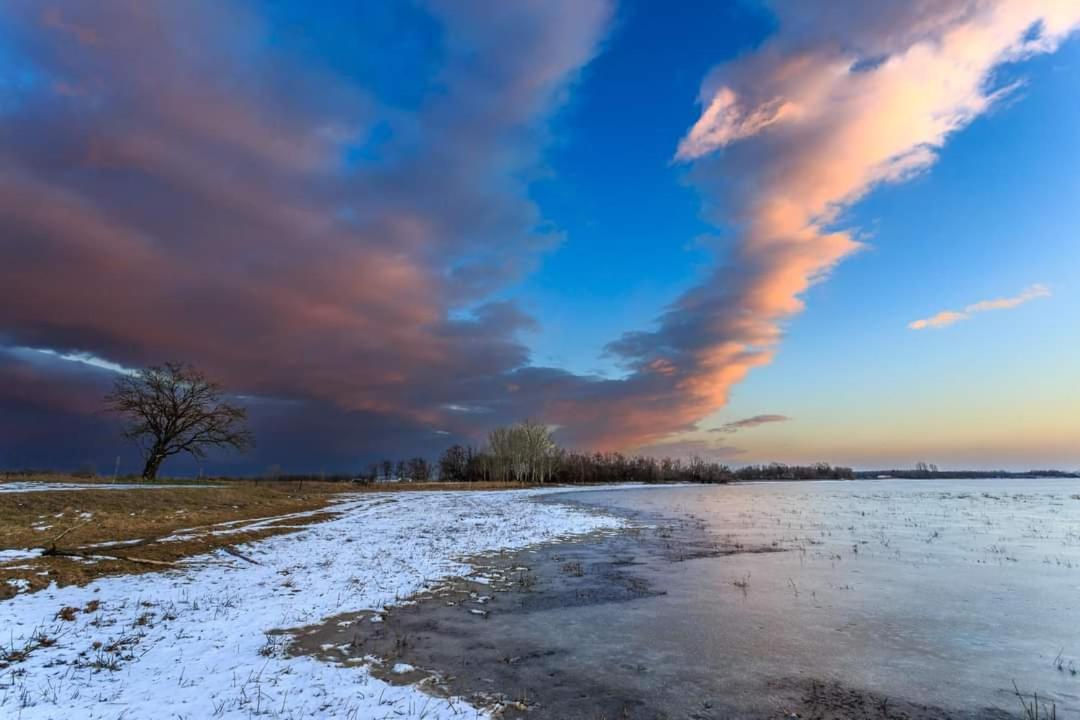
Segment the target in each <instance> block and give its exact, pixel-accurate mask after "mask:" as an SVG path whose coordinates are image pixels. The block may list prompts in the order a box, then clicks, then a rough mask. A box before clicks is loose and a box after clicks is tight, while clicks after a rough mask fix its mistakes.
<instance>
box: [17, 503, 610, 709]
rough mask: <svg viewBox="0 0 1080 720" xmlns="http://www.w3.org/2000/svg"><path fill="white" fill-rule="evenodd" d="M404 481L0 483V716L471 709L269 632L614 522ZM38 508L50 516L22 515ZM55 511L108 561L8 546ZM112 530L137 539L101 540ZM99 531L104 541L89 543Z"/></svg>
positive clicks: (52, 534) (405, 592)
mask: <svg viewBox="0 0 1080 720" xmlns="http://www.w3.org/2000/svg"><path fill="white" fill-rule="evenodd" d="M410 490H414V491H402V489H401V488H397V489H396V491H386V489H385V488H384V487H382V486H379V487H377V488H350V487H348V486H345V487H330V488H327V487H322V486H309V484H308V483H305V484H304V487H303V489H302V491H301V489H299V488H296V487H291V488H290V487H284V486H282V487H278V486H267V485H262V484H259V485H254V484H253V485H251V486H233V485H230V486H228V487H224V488H218V487H211V488H206V487H183V488H175V487H164V488H162V487H155V488H153V489H149V488H148V489H117V490H107V489H85V490H67V491H60V492H25V491H24V492H15V493H0V507H2V508H3V523H4V525H3V527H4V538H5V539H4V546H5V548H7V551H6V552H8V555H7V556H5V557H6V561H5V562H3V565H4V567H5V568H6V570H5V572H11V573H14V572H18V573H21V574H19V575H17V576H14V577H12V578H11V579H10V580H9V581H8V582H7V583H5V584H6V585H8V586H9V587H11V588H12V589H14V590H16V591H17V593H16V594H15V595H14V596H13V597H9V598H7V599H6V600H3V601H0V627H3V628H4V630H5V632H4V637H3V638H2V639H0V716H4V717H21V718H27V719H29V718H56V717H79V718H110V719H113V718H117V717H123V718H125V719H126V720H133V719H135V718H158V717H180V718H209V717H249V716H253V715H261V716H267V717H279V718H300V717H341V718H354V719H360V718H376V717H378V718H381V717H394V718H398V717H416V718H429V719H430V718H442V717H459V718H460V717H470V718H471V717H477V716H478V713H479V712H480V710H479V709H478V708H474V707H472V706H470V705H468V704H467V703H464V702H461V701H459V700H456V699H455V698H446V697H434V696H431V695H428V694H425V693H424V692H423V691H422V690H421V689H418V688H415V687H412V686H400V687H399V686H395V685H392V684H390V683H386V682H383V681H382V680H379V679H378V678H377V677H375V675H374V674H373V673H372V672H371V670H370V668H369V667H368V666H369V664H370V662H371V661H365V662H363V663H342V664H337V665H335V664H331V663H325V662H321V661H319V660H316V659H313V658H309V657H293V656H290V655H288V654H287V653H286V652H285V645H286V641H285V638H284V636H281V635H278V634H276V633H274V632H273V631H275V630H279V629H288V628H297V627H302V626H306V625H311V624H314V623H316V622H318V621H321V620H322V619H324V618H326V617H330V616H332V615H337V614H341V613H344V612H355V611H359V610H374V611H376V612H378V611H380V610H381V609H383V608H384V607H386V606H388V605H393V604H396V603H400V602H401V601H403V600H404V599H406V598H408V597H409V596H411V595H412V594H414V593H416V592H419V591H422V590H424V589H425V588H429V587H432V586H433V585H434V584H435V583H437V582H439V581H440V580H441V579H442V578H447V577H454V576H459V575H462V574H468V573H469V572H471V568H470V567H469V566H468V565H467V564H464V563H463V562H462V558H464V557H466V556H475V555H478V554H482V553H486V552H493V551H498V550H501V549H504V548H520V547H525V546H527V545H530V544H533V543H537V542H543V541H548V540H551V539H554V538H558V537H564V536H569V535H579V534H585V533H590V532H594V531H597V530H603V529H608V528H614V527H617V526H618V521H616V520H614V519H613V518H610V517H607V516H604V515H599V514H593V513H587V512H583V511H579V510H572V509H570V508H568V507H566V506H562V505H555V504H548V503H543V504H540V503H534V502H532V501H531V499H532V497H533V496H534V495H536V494H537V493H540V492H545V491H542V490H518V491H514V492H484V491H472V490H469V491H461V492H445V491H439V492H431V491H427V490H424V489H417V488H415V487H413V488H410ZM440 490H441V489H440ZM180 511H182V512H180ZM61 513H62V515H61ZM57 515H60V516H59V517H57ZM87 515H89V516H90V517H87ZM42 516H44V517H42ZM238 520H239V522H237V521H238ZM42 523H44V524H48V525H52V526H53V527H50V528H48V529H47V530H36V529H34V528H33V525H39V524H42ZM70 527H74V528H76V529H74V530H71V532H69V533H68V534H67V535H66V536H64V537H63V538H60V540H59V541H58V542H57V546H58V547H61V548H89V549H88V550H87V552H89V553H92V554H100V555H102V556H104V555H106V554H109V553H111V554H113V557H114V559H109V560H104V559H102V560H98V559H96V557H71V556H66V555H59V556H41V557H37V556H32V557H22V558H19V557H17V554H18V553H22V554H23V555H24V556H25V555H29V554H31V553H29V552H28V550H29V548H32V547H38V548H42V547H45V548H48V547H49V542H50V541H51V540H52V539H54V538H57V537H59V535H60V534H61V533H63V532H65V531H67V530H68V529H69V528H70ZM77 533H80V534H77ZM150 538H153V540H152V541H150V542H145V541H147V540H148V539H150ZM125 540H127V541H130V540H139V543H130V542H129V543H128V544H127V545H118V544H116V543H118V542H123V541H125ZM99 543H113V544H112V545H108V546H105V547H101V546H98V547H96V548H91V547H90V546H91V545H97V544H99ZM11 551H15V552H11ZM121 555H123V556H124V557H125V558H127V559H115V558H116V557H119V556H121ZM148 560H153V561H154V562H145V561H148ZM159 563H165V564H159ZM13 566H14V567H13ZM34 568H38V569H34ZM46 571H48V572H49V573H50V575H48V576H38V575H35V573H37V572H46ZM148 571H149V572H148ZM30 578H34V579H36V578H43V579H44V581H46V582H52V581H54V580H55V581H56V584H55V585H51V586H48V587H45V588H42V589H35V588H40V587H41V583H42V581H41V580H39V581H37V583H36V584H34V585H32V586H27V585H26V582H27V581H28V579H30ZM65 582H66V583H69V584H63V583H65Z"/></svg>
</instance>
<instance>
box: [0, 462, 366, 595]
mask: <svg viewBox="0 0 1080 720" xmlns="http://www.w3.org/2000/svg"><path fill="white" fill-rule="evenodd" d="M57 479H60V478H57ZM63 480H64V481H68V482H70V481H72V480H73V479H72V478H63ZM352 489H355V488H353V487H352V486H351V485H336V484H330V483H304V485H303V490H302V491H298V490H297V487H296V484H295V483H288V484H282V483H267V482H260V483H240V482H236V483H228V484H226V485H223V486H221V487H212V488H194V487H193V488H153V489H145V490H143V489H138V490H96V489H94V490H65V491H46V492H25V493H0V549H22V548H50V547H52V546H53V543H54V541H55V546H56V548H57V550H58V551H60V552H83V553H89V554H94V555H101V556H105V555H116V556H123V557H125V558H138V559H145V560H151V561H155V562H159V563H166V564H165V565H155V564H152V563H149V562H139V561H137V560H131V559H120V558H119V557H117V558H113V559H99V560H97V561H96V562H92V563H91V562H86V561H84V560H83V559H82V558H75V557H64V556H54V557H48V556H47V557H39V558H34V559H32V560H16V561H10V562H6V563H3V564H0V598H4V597H10V596H12V595H13V594H14V593H15V587H14V586H12V585H10V584H8V583H7V580H10V579H15V578H18V579H22V580H26V581H27V582H29V583H30V590H39V589H41V588H43V587H46V586H48V584H49V583H50V582H56V583H57V584H58V585H71V584H78V585H82V584H85V583H87V582H90V581H91V580H93V579H95V578H98V577H102V576H105V575H116V574H124V573H135V572H147V571H153V570H158V571H160V570H163V569H168V567H169V565H168V564H167V563H172V562H175V561H177V560H180V559H182V558H186V557H190V556H192V555H198V554H201V553H205V552H208V551H210V550H214V549H216V548H221V547H228V546H232V545H236V544H239V543H243V542H249V541H252V540H258V539H261V538H265V537H269V536H271V535H276V534H280V533H283V532H291V531H292V530H293V527H264V528H259V529H256V530H252V531H250V532H238V533H234V534H228V535H203V536H198V537H194V538H192V539H190V540H181V541H175V542H157V541H158V540H159V539H160V538H164V537H166V536H168V535H170V534H172V533H174V532H175V531H177V530H182V529H188V528H199V527H201V526H207V525H213V524H216V523H221V522H227V521H232V520H254V519H258V518H265V517H272V516H276V515H282V514H286V513H293V512H300V511H307V510H318V509H320V508H323V507H326V506H327V504H329V503H330V501H331V500H333V498H334V497H335V496H336V495H338V494H340V493H341V492H344V491H348V490H352ZM84 513H91V514H92V517H86V516H85V515H84ZM328 517H330V513H317V514H315V515H312V516H310V517H307V518H303V519H302V520H301V521H300V522H303V523H308V522H317V521H319V520H325V519H327V518H328ZM282 524H283V525H290V526H295V525H297V524H299V523H298V522H297V521H284V522H283V523H282ZM35 525H36V526H38V528H42V527H44V526H50V527H48V528H47V529H35V528H34V527H33V526H35ZM204 529H205V528H204ZM61 534H63V537H61V538H60V539H59V540H56V538H58V537H59V536H60V535H61ZM128 540H138V541H140V542H138V543H136V544H130V545H118V546H115V547H109V548H92V547H88V546H90V545H92V544H94V543H100V542H112V541H128ZM12 566H15V567H14V568H13V567H12Z"/></svg>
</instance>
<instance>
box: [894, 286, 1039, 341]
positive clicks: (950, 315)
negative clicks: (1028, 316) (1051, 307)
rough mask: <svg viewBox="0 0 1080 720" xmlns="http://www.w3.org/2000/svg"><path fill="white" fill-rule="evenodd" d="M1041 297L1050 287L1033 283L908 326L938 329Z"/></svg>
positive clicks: (917, 328)
mask: <svg viewBox="0 0 1080 720" xmlns="http://www.w3.org/2000/svg"><path fill="white" fill-rule="evenodd" d="M1043 297H1050V288H1048V287H1046V286H1045V285H1039V284H1035V285H1032V286H1031V287H1029V288H1028V289H1026V290H1024V291H1023V292H1022V293H1020V294H1019V295H1015V296H1013V297H1007V298H997V299H996V300H982V301H981V302H977V303H972V304H970V305H968V306H967V307H965V308H964V309H963V310H942V311H941V312H939V313H935V314H933V315H931V316H930V317H928V318H923V319H921V320H914V321H912V322H910V323H908V327H909V328H911V329H912V330H925V329H927V328H932V329H940V328H943V327H948V326H949V325H952V324H953V323H957V322H960V321H961V320H969V319H971V316H972V315H975V314H977V313H982V312H987V311H989V310H1011V309H1012V308H1015V307H1019V306H1020V305H1023V304H1024V303H1026V302H1030V301H1032V300H1035V299H1037V298H1043Z"/></svg>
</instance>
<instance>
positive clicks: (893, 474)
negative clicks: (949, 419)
mask: <svg viewBox="0 0 1080 720" xmlns="http://www.w3.org/2000/svg"><path fill="white" fill-rule="evenodd" d="M855 477H856V478H858V479H860V480H865V479H869V478H881V477H890V478H901V479H904V480H931V479H934V478H938V479H941V480H957V479H960V478H969V479H976V480H978V479H990V478H1021V479H1022V478H1045V477H1055V478H1080V472H1066V471H1064V470H1025V471H1023V472H1011V471H1009V470H938V469H936V467H935V468H934V469H927V468H916V469H914V470H857V471H856V472H855Z"/></svg>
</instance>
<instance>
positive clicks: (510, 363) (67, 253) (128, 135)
mask: <svg viewBox="0 0 1080 720" xmlns="http://www.w3.org/2000/svg"><path fill="white" fill-rule="evenodd" d="M285 6H286V5H285V4H275V5H274V6H262V5H259V4H249V3H241V2H231V1H222V2H218V1H214V2H211V1H210V0H204V1H202V2H198V1H197V2H191V3H184V4H183V6H182V8H181V6H180V5H178V4H175V3H167V2H145V3H128V2H119V1H118V2H101V3H81V2H64V1H59V0H49V1H47V2H41V3H36V2H19V1H16V2H11V3H5V4H4V5H3V6H0V49H2V50H3V52H2V53H0V74H2V76H0V80H2V82H0V86H2V87H4V88H5V97H4V98H3V100H2V101H0V227H3V229H4V230H3V237H2V238H0V287H3V288H4V292H5V297H6V298H7V299H9V301H5V302H3V303H0V408H2V409H0V427H3V428H6V429H8V430H10V431H11V434H8V435H5V436H4V440H3V446H2V447H0V463H5V464H14V463H22V462H29V461H30V460H33V459H36V458H38V457H41V458H45V459H47V460H48V459H50V458H51V459H52V461H53V462H61V461H62V458H61V457H60V456H59V455H58V454H57V452H58V451H57V450H56V448H55V446H56V442H55V438H56V437H58V436H61V435H62V436H72V437H74V436H76V435H78V436H80V437H90V436H91V434H90V428H98V429H97V430H94V431H93V432H96V433H102V432H104V430H100V428H102V427H106V426H105V425H103V424H102V420H101V418H100V417H98V416H96V415H95V414H94V413H95V412H96V411H95V408H97V407H99V398H100V395H101V388H102V386H105V385H107V381H108V374H107V372H108V371H106V370H103V369H101V368H96V367H89V366H86V365H85V363H67V366H65V365H64V363H65V361H63V360H61V359H58V358H56V357H47V356H44V355H42V354H41V353H36V354H33V355H27V354H26V353H25V352H24V351H21V350H17V348H39V349H49V350H53V351H55V352H57V353H60V354H72V353H89V354H92V355H93V356H95V357H98V358H102V359H104V360H105V361H107V362H111V363H116V364H119V365H122V366H125V367H132V366H139V365H144V364H149V363H157V362H161V361H163V360H177V361H189V362H194V363H196V364H198V365H200V366H201V367H203V368H205V369H206V370H207V371H208V372H209V373H210V374H212V375H213V376H215V377H217V378H220V379H221V380H222V382H223V383H225V384H226V385H227V386H228V387H230V388H232V389H234V390H235V392H237V393H239V394H241V395H243V396H245V397H247V398H249V399H250V403H251V407H252V414H253V417H254V418H255V422H256V432H257V434H258V435H259V437H260V441H261V442H260V448H261V449H260V451H259V452H260V453H261V455H260V456H258V457H256V458H254V459H253V460H251V461H250V462H252V463H255V464H256V465H258V464H259V463H270V462H274V463H280V464H282V465H285V466H286V467H288V466H289V464H290V463H293V462H295V465H298V466H306V467H308V468H310V466H311V464H312V462H315V463H319V462H323V461H325V462H327V463H328V464H330V465H331V466H335V464H336V466H344V465H347V464H348V463H352V462H355V460H356V458H360V457H364V456H365V455H366V456H369V457H370V456H371V454H372V453H378V454H380V455H382V454H396V453H403V452H409V453H416V452H421V453H423V452H430V451H434V450H437V449H439V448H440V447H442V446H443V445H445V444H447V443H448V442H449V439H450V438H451V437H453V438H461V439H475V438H477V437H479V436H480V434H481V433H482V432H483V431H484V430H485V429H486V428H487V427H490V426H491V425H492V424H495V423H499V422H506V421H508V420H515V419H519V418H521V417H536V418H540V419H543V420H544V421H546V422H549V423H552V424H556V425H559V426H560V428H561V429H560V431H559V432H560V435H561V437H562V439H563V440H564V441H565V442H567V443H569V444H571V445H576V446H580V447H592V448H597V449H611V448H633V447H637V446H644V445H648V444H650V443H655V442H657V441H660V440H669V441H671V440H678V435H679V433H682V432H684V431H687V430H692V429H693V428H695V426H696V424H697V423H698V422H699V421H700V420H701V419H702V418H704V417H706V416H707V415H709V414H710V413H712V412H714V411H715V410H716V409H718V408H719V407H721V406H722V405H723V404H724V403H725V402H726V400H727V397H728V394H729V392H730V390H731V388H732V387H733V386H734V385H735V384H736V383H738V382H739V381H740V380H741V379H742V378H743V377H745V375H746V374H747V373H748V372H749V371H750V370H751V369H752V368H754V367H757V366H760V365H763V364H765V363H768V362H769V361H770V360H771V358H772V357H773V354H774V353H775V352H776V348H777V344H778V343H779V341H780V339H781V336H782V331H783V323H784V321H785V320H786V319H788V318H790V317H791V316H793V315H794V314H796V313H798V312H799V311H800V310H801V309H802V306H803V296H804V294H805V292H806V291H807V290H808V289H809V287H810V286H811V285H812V284H813V283H815V282H818V281H820V280H822V279H823V278H824V277H826V276H827V275H828V273H829V272H830V271H831V270H832V269H833V268H834V267H835V266H836V264H837V263H839V262H840V261H841V260H842V259H843V258H845V257H846V256H848V255H850V254H851V253H853V252H855V251H856V250H857V249H858V247H859V244H858V242H857V241H856V240H855V239H854V238H853V237H852V235H851V233H850V232H847V231H844V230H841V229H836V228H835V227H834V226H835V225H836V223H837V220H838V218H839V214H840V213H841V211H842V210H843V209H844V208H846V207H848V206H850V205H851V204H852V203H854V202H855V201H857V200H858V199H859V198H860V197H862V196H863V195H865V194H866V193H867V192H869V191H870V190H871V189H872V188H873V187H875V186H877V185H879V184H883V183H890V182H898V181H902V180H904V179H906V178H908V177H910V176H911V175H912V174H914V173H917V172H919V171H921V170H923V169H925V168H926V167H928V166H929V165H930V164H932V162H933V161H934V157H935V151H936V149H937V148H939V147H941V146H942V144H943V143H944V142H945V141H946V139H947V137H948V136H949V134H950V133H952V132H955V131H956V130H958V129H959V128H961V127H963V126H964V125H966V124H967V123H969V122H970V121H971V120H972V119H973V118H975V117H977V116H978V115H980V114H982V113H985V112H986V111H987V110H988V109H989V108H990V107H992V106H993V105H994V103H995V102H997V101H998V100H999V99H1000V98H1001V97H1003V96H1004V95H1005V94H1007V92H1008V91H1009V88H1002V87H999V86H997V85H995V84H994V82H993V71H994V69H995V68H996V67H998V66H999V65H1001V64H1002V63H1007V62H1012V61H1017V60H1021V59H1023V58H1025V57H1028V56H1031V55H1033V54H1036V53H1045V52H1051V51H1053V50H1054V49H1055V48H1056V47H1057V45H1058V44H1059V43H1060V42H1061V41H1062V39H1063V38H1064V37H1065V36H1066V35H1067V34H1068V33H1069V32H1071V31H1072V30H1073V29H1074V28H1075V27H1076V26H1077V24H1078V22H1080V7H1078V6H1077V5H1076V3H1073V2H1065V1H1054V0H1041V1H1040V0H1031V1H1029V2H1011V1H1005V0H1000V1H997V2H995V1H991V0H964V1H961V0H934V1H933V2H931V1H930V0H921V1H917V2H910V3H881V4H877V3H873V4H870V3H864V2H856V1H855V0H843V1H837V2H831V3H827V4H824V5H822V6H820V7H817V8H816V9H814V10H811V9H810V7H809V4H808V3H803V2H799V1H797V0H790V1H788V0H781V1H778V2H775V3H773V6H774V8H775V10H776V14H777V17H778V21H779V30H778V32H777V33H776V35H775V36H774V37H773V38H772V39H770V40H769V41H767V42H766V43H765V44H764V45H763V46H762V47H761V48H759V49H758V50H757V51H755V52H753V53H752V54H749V55H747V56H745V57H743V58H741V59H739V60H737V61H735V62H733V63H729V64H727V65H724V66H721V67H718V68H716V69H715V70H714V71H713V72H711V73H710V74H709V76H708V77H707V78H706V79H705V81H704V83H703V85H702V88H701V98H700V99H701V104H702V108H703V110H702V114H701V118H700V119H699V120H698V122H697V123H696V124H695V125H694V126H693V127H692V128H690V129H689V131H688V132H687V134H686V136H685V137H684V138H683V139H682V141H681V142H680V143H679V144H678V148H677V151H676V161H677V162H679V163H683V164H685V165H686V166H687V167H688V176H689V179H690V181H691V182H692V183H694V184H695V185H696V186H697V187H698V188H699V189H700V192H701V195H702V197H703V199H704V202H705V213H706V216H707V217H708V218H709V219H710V220H711V221H713V222H714V223H715V224H716V225H717V226H719V227H721V228H723V229H725V231H726V233H727V237H728V238H729V241H728V243H727V244H726V245H725V246H723V247H717V254H718V256H719V257H720V260H719V261H718V266H717V267H716V268H715V269H714V270H713V272H712V273H711V275H710V276H709V277H708V278H707V279H706V280H705V281H704V282H703V283H702V284H701V285H700V286H698V287H696V288H694V289H692V290H690V291H689V292H687V293H685V294H684V295H683V296H682V297H681V298H679V299H678V300H677V301H676V302H675V303H674V304H673V305H672V306H671V307H669V308H667V309H666V310H665V311H664V312H663V313H662V314H661V315H660V317H659V318H657V320H656V323H655V325H654V326H653V327H652V328H651V329H648V330H645V331H641V332H635V333H629V334H627V335H625V336H623V337H621V338H619V339H617V340H615V341H614V342H612V343H611V344H610V346H609V348H608V351H609V352H610V353H611V354H612V355H614V356H615V357H617V358H618V359H619V360H621V361H622V362H623V363H624V365H625V367H626V375H625V377H623V378H621V379H617V380H605V379H600V378H595V377H587V376H580V375H575V374H572V373H569V372H566V371H564V370H561V369H558V368H547V367H538V366H536V365H534V364H533V363H532V362H531V359H530V356H529V352H528V349H527V347H526V346H525V344H524V343H523V342H522V340H521V333H522V332H524V331H527V330H528V329H530V328H531V327H533V325H534V321H533V320H532V319H531V318H529V317H528V316H526V315H525V314H523V313H522V312H521V311H520V309H519V308H517V307H516V306H515V305H514V304H513V303H512V302H507V301H503V300H500V301H493V300H492V298H493V297H497V295H496V294H497V293H498V292H499V291H500V290H502V289H504V288H506V287H507V286H508V284H510V283H513V282H514V281H515V280H517V279H519V278H521V277H522V276H523V275H525V274H527V273H528V272H529V271H530V270H531V269H532V268H533V267H535V266H536V263H537V262H538V258H539V257H540V256H541V255H542V253H543V252H544V251H545V250H546V249H548V248H550V247H552V246H553V245H554V244H556V243H557V242H558V241H559V236H558V233H557V232H556V231H552V230H550V229H549V228H547V227H546V225H545V224H544V221H543V217H542V215H541V212H540V209H538V208H537V207H536V206H535V204H534V203H533V202H532V201H531V200H530V199H529V197H528V182H529V178H530V177H531V176H533V175H534V174H535V173H536V172H537V171H538V169H539V167H540V162H541V158H542V152H543V149H544V147H545V145H546V143H547V142H548V135H549V132H550V131H549V128H548V122H549V120H550V118H551V116H552V113H553V112H554V111H555V110H556V109H557V108H558V107H559V106H560V104H561V103H562V102H563V101H564V100H565V98H566V96H567V95H568V93H570V92H572V90H573V88H574V85H575V82H576V81H577V78H578V76H579V73H580V71H581V69H582V67H584V66H585V65H586V64H587V63H588V62H589V61H590V59H591V58H592V57H593V56H594V55H595V53H597V52H598V49H599V47H600V44H601V42H602V40H603V38H604V36H605V32H606V29H607V28H608V26H609V24H610V19H611V16H612V12H613V8H612V7H611V6H610V4H609V3H608V2H607V1H606V0H555V1H553V2H520V3H517V2H515V3H482V2H469V1H464V2H448V1H445V0H426V1H424V2H419V3H417V4H416V5H415V6H412V5H410V6H409V7H408V8H401V7H390V6H389V5H384V4H379V3H374V4H360V5H359V6H357V7H348V8H331V7H330V6H320V8H319V9H318V11H317V12H300V13H298V14H297V15H294V16H286V17H280V16H276V15H274V13H275V12H282V8H284V7H285ZM326 28H337V29H338V30H339V32H337V33H336V34H334V33H327V32H326ZM342 28H346V29H348V30H350V31H351V32H340V30H341V29H342ZM354 34H355V37H354ZM403 37H409V38H419V39H417V40H416V42H417V43H418V44H419V46H420V47H421V49H422V50H423V52H422V53H421V52H417V53H413V52H411V51H410V52H404V53H400V54H401V55H403V56H405V57H413V56H414V55H416V56H422V60H416V61H412V62H403V61H402V62H399V59H398V58H397V57H396V56H395V55H393V53H391V52H390V49H391V48H395V47H399V46H400V43H401V42H402V41H401V38H403ZM312 38H314V41H315V42H316V45H317V47H318V52H310V47H308V44H309V43H311V42H312V41H313V40H312ZM305 50H306V51H305ZM406 50H409V48H406ZM12 298H14V299H15V300H14V301H10V299H12ZM42 358H44V359H42ZM68 366H71V367H68ZM75 366H77V367H75ZM49 433H52V435H51V437H50V436H49ZM80 433H82V435H79V434H80ZM447 433H449V435H447ZM94 437H98V436H97V435H95V436H94ZM86 445H87V449H86V451H85V452H87V453H90V452H92V451H93V448H92V445H93V444H92V443H87V444H86ZM30 448H34V449H36V450H35V452H36V453H37V454H34V453H30V452H29V450H28V449H30ZM38 451H40V452H38ZM78 452H80V453H81V452H83V450H82V449H79V450H78ZM28 458H30V460H28ZM313 458H317V459H315V460H313Z"/></svg>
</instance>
